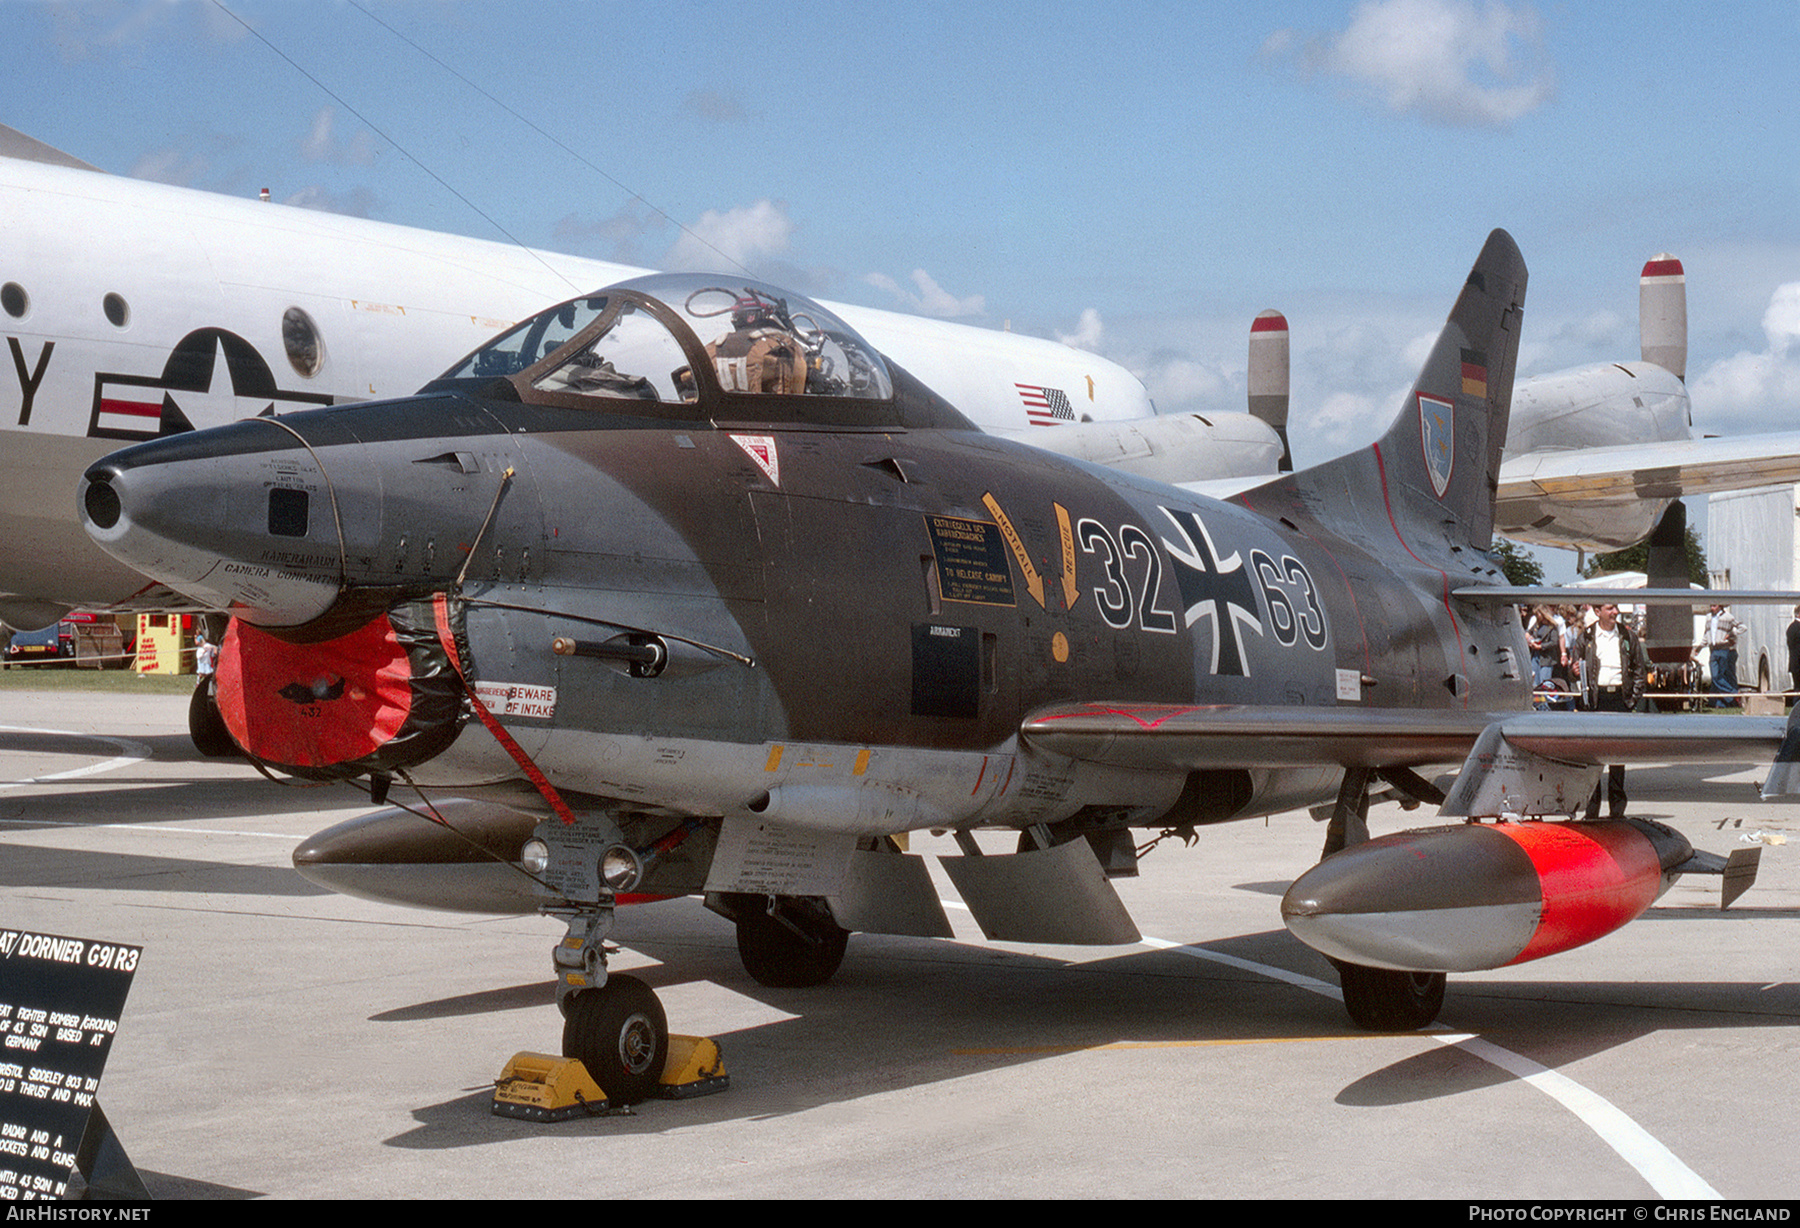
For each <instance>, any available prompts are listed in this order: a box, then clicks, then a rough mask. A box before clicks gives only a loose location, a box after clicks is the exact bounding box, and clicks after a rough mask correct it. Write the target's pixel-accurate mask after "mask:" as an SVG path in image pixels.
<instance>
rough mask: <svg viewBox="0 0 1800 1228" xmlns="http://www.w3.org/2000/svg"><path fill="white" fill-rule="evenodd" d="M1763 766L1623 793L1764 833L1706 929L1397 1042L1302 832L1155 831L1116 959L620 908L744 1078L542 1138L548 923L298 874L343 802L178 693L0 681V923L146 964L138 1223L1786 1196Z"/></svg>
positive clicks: (1789, 1144)
mask: <svg viewBox="0 0 1800 1228" xmlns="http://www.w3.org/2000/svg"><path fill="white" fill-rule="evenodd" d="M1695 719H1697V720H1702V719H1704V720H1717V719H1730V718H1724V717H1696V718H1695ZM139 756H142V757H141V758H140V757H139ZM1760 774H1761V773H1760V769H1758V768H1755V767H1746V766H1741V765H1739V766H1731V765H1727V766H1720V767H1716V768H1681V769H1674V768H1663V769H1643V770H1634V771H1633V772H1631V774H1630V777H1629V780H1628V784H1629V786H1630V789H1631V793H1632V799H1633V800H1632V810H1633V812H1634V813H1637V814H1641V815H1644V816H1645V817H1650V818H1656V819H1660V820H1662V821H1665V822H1668V823H1671V824H1672V825H1674V826H1676V827H1678V828H1680V829H1682V830H1683V831H1684V832H1685V833H1686V834H1687V835H1688V836H1689V838H1690V839H1691V840H1692V841H1693V842H1694V844H1695V845H1696V846H1697V847H1702V848H1707V849H1710V850H1712V851H1715V852H1726V851H1729V849H1730V847H1731V846H1733V845H1734V844H1735V843H1736V842H1738V841H1740V840H1743V839H1748V838H1758V839H1760V840H1762V841H1764V842H1771V841H1780V840H1783V839H1787V840H1790V841H1791V842H1788V843H1768V846H1767V847H1766V848H1765V850H1764V853H1763V869H1762V876H1761V879H1760V880H1759V882H1758V885H1757V886H1756V887H1755V888H1754V889H1753V890H1752V891H1751V893H1750V894H1749V895H1747V896H1746V897H1745V898H1744V899H1743V900H1741V901H1740V902H1739V903H1738V904H1737V905H1736V906H1734V907H1733V908H1732V909H1731V910H1730V911H1729V912H1724V913H1721V912H1720V911H1719V910H1718V908H1717V897H1716V889H1717V882H1718V880H1717V879H1708V878H1689V879H1687V880H1684V882H1682V883H1681V884H1680V885H1678V886H1677V887H1676V888H1675V889H1674V890H1673V891H1671V892H1670V893H1669V894H1668V895H1667V896H1665V897H1664V898H1663V900H1662V901H1661V902H1660V903H1659V904H1658V905H1657V906H1656V907H1655V908H1654V909H1653V910H1652V911H1651V912H1650V913H1649V914H1647V915H1646V916H1645V917H1644V918H1643V919H1641V920H1639V921H1638V922H1636V923H1634V924H1632V925H1630V926H1627V927H1626V928H1625V929H1624V930H1622V931H1621V932H1619V933H1617V934H1615V935H1612V936H1611V937H1609V938H1606V939H1603V940H1601V941H1600V942H1598V943H1595V944H1594V945H1592V946H1589V947H1586V948H1583V949H1581V950H1578V951H1574V952H1570V953H1567V954H1564V955H1559V956H1555V957H1553V958H1551V959H1548V960H1545V961H1542V962H1539V963H1533V964H1528V965H1525V966H1523V967H1520V968H1514V969H1506V970H1501V971H1496V972H1487V973H1473V974H1468V975H1464V976H1456V977H1452V978H1451V983H1450V993H1449V997H1448V1000H1447V1002H1446V1005H1445V1008H1444V1012H1443V1016H1442V1024H1443V1025H1445V1028H1444V1029H1442V1030H1439V1031H1435V1032H1427V1033H1421V1034H1415V1035H1395V1036H1374V1035H1368V1034H1365V1033H1361V1032H1358V1031H1357V1030H1356V1029H1355V1028H1354V1027H1352V1026H1351V1025H1350V1023H1349V1021H1348V1019H1347V1017H1346V1016H1345V1015H1344V1012H1343V1008H1342V1005H1341V1001H1340V1000H1339V999H1338V997H1337V995H1336V983H1335V978H1334V977H1333V975H1332V973H1331V971H1330V969H1329V966H1328V965H1327V964H1326V963H1325V961H1324V960H1323V959H1322V958H1320V957H1319V956H1317V955H1315V954H1313V953H1312V952H1311V951H1309V950H1308V949H1306V948H1305V947H1303V946H1302V945H1300V944H1299V943H1298V942H1297V941H1295V940H1293V939H1292V938H1290V937H1289V936H1288V934H1287V933H1286V931H1285V930H1284V929H1283V928H1282V926H1281V921H1280V916H1279V912H1278V907H1277V906H1278V903H1279V899H1280V895H1281V892H1282V891H1283V890H1284V889H1285V887H1286V884H1287V883H1288V882H1289V881H1290V880H1291V879H1293V878H1294V877H1295V876H1296V875H1298V874H1299V873H1301V872H1302V871H1303V870H1305V869H1306V868H1307V867H1308V866H1310V865H1311V864H1312V863H1313V862H1314V861H1315V860H1316V859H1317V856H1318V849H1319V846H1320V844H1321V842H1322V840H1323V831H1322V829H1321V828H1320V826H1319V825H1317V824H1315V823H1313V822H1311V821H1310V820H1309V818H1308V817H1307V816H1306V815H1304V814H1293V815H1286V816H1280V817H1277V818H1275V819H1273V820H1270V821H1268V822H1264V821H1263V820H1253V821H1249V822H1244V823H1236V824H1228V825H1226V826H1223V827H1219V828H1214V829H1211V830H1203V831H1202V832H1201V834H1200V840H1199V842H1198V844H1197V845H1195V846H1194V847H1192V848H1182V847H1181V845H1180V843H1179V842H1178V841H1174V840H1170V841H1166V842H1165V843H1164V844H1163V845H1162V846H1161V847H1160V848H1158V849H1157V850H1156V851H1155V852H1154V853H1152V854H1151V855H1149V856H1148V857H1147V858H1146V859H1145V860H1144V862H1143V866H1142V874H1141V876H1140V877H1139V878H1137V879H1135V880H1127V881H1123V882H1121V884H1120V891H1121V895H1122V896H1123V897H1124V899H1125V902H1126V904H1127V906H1128V907H1129V908H1130V909H1131V911H1132V914H1133V916H1134V917H1135V918H1136V920H1137V922H1138V924H1139V926H1140V928H1141V929H1142V931H1143V933H1144V935H1145V936H1146V942H1145V944H1143V945H1140V946H1133V947H1105V948H1069V947H1032V946H1024V945H1018V944H1003V943H988V942H985V941H983V940H982V939H981V937H980V935H979V933H978V931H977V930H976V928H975V926H974V925H973V923H972V922H971V921H970V919H969V917H968V914H967V913H965V912H958V911H956V910H954V909H953V910H952V912H951V919H952V922H953V924H954V925H955V927H956V929H957V933H958V935H959V938H958V940H957V941H954V942H950V941H937V942H933V941H924V940H915V939H902V938H886V937H870V936H864V935H859V936H857V937H855V938H853V939H852V940H851V944H850V954H849V956H848V958H847V959H846V960H845V962H844V966H843V969H842V970H841V971H840V972H839V974H838V976H837V977H836V978H835V979H834V981H833V982H832V983H831V984H830V985H828V986H824V987H821V988H815V989H807V990H771V989H764V988H762V987H760V986H758V985H756V984H755V983H754V982H752V981H751V980H750V979H749V977H748V976H746V975H745V974H744V973H743V971H742V969H741V968H740V967H739V964H738V960H737V953H736V948H735V945H734V940H733V936H732V932H731V929H730V928H729V926H727V925H726V924H725V923H724V922H723V921H721V920H720V919H719V918H717V917H714V916H713V915H712V914H710V913H708V912H706V911H705V910H704V909H703V908H701V907H700V905H699V902H698V901H696V900H680V901H670V902H667V903H663V904H656V905H650V906H646V907H643V908H638V909H631V910H626V911H624V912H622V913H621V917H620V923H619V926H618V930H617V932H616V934H615V941H617V942H618V943H619V944H620V946H621V947H622V950H621V951H620V953H619V955H618V957H617V958H616V959H615V960H614V963H613V967H614V968H615V969H617V970H629V971H632V972H634V973H635V974H636V975H638V976H640V977H642V978H643V979H644V980H646V981H648V982H649V983H650V984H651V985H652V986H653V987H654V988H655V989H656V991H657V992H658V994H659V995H660V996H661V998H662V1001H663V1003H664V1006H665V1008H666V1009H667V1012H668V1015H669V1019H670V1023H671V1026H672V1028H673V1029H674V1030H676V1031H679V1032H691V1033H700V1034H706V1035H712V1036H715V1037H718V1038H719V1039H720V1041H721V1042H722V1043H723V1045H724V1049H725V1055H726V1060H727V1064H728V1067H729V1070H730V1073H731V1079H732V1087H731V1089H730V1090H729V1091H726V1092H725V1093H723V1094H721V1095H716V1096H711V1097H707V1098H704V1099H698V1100H693V1101H687V1102H661V1101H657V1102H651V1103H648V1104H645V1105H642V1106H640V1107H639V1108H638V1109H637V1110H636V1111H635V1112H634V1113H633V1114H631V1115H629V1116H617V1117H608V1118H600V1119H592V1120H583V1121H575V1122H569V1123H564V1124H560V1125H534V1124H529V1123H524V1122H518V1121H513V1120H508V1119H503V1118H497V1117H494V1116H492V1115H491V1114H490V1112H489V1109H488V1104H489V1094H490V1086H491V1083H492V1081H493V1079H494V1078H495V1076H497V1075H498V1074H499V1072H500V1069H501V1067H502V1065H503V1064H504V1063H505V1061H506V1059H507V1058H508V1057H509V1056H510V1055H511V1054H512V1053H513V1052H515V1051H517V1050H520V1049H536V1050H541V1051H548V1052H553V1051H555V1050H556V1049H557V1047H558V1045H559V1040H560V1030H561V1024H560V1020H559V1018H558V1016H557V1014H556V1010H555V1007H554V1004H553V994H552V987H551V978H550V973H549V954H550V949H551V946H552V944H553V943H554V942H555V940H556V938H557V937H558V936H559V934H560V929H559V927H558V926H556V925H555V924H554V923H552V922H549V921H546V920H543V919H540V918H536V917H513V918H480V917H464V916H459V915H456V914H450V913H428V912H419V911H408V910H404V909H399V908H393V907H387V906H383V905H378V904H371V903H366V902H362V901H358V900H352V899H347V898H344V897H340V896H336V895H332V894H329V893H327V892H324V891H322V890H319V889H317V888H314V887H312V886H311V885H310V884H308V883H306V882H304V881H303V880H301V879H300V878H299V877H298V876H297V875H295V874H294V872H293V870H292V868H291V866H290V863H289V856H290V853H291V851H292V849H293V847H294V846H295V844H297V843H298V842H299V841H300V840H301V839H302V838H304V837H305V836H307V835H309V834H310V833H312V832H314V831H316V830H318V829H319V828H321V827H324V826H326V825H327V824H329V823H333V822H337V821H339V820H341V819H343V818H347V817H350V816H351V815H352V814H354V813H357V812H358V811H359V810H361V809H364V808H366V807H367V802H366V799H363V800H361V801H359V799H358V795H356V794H355V793H354V792H353V791H351V790H350V789H348V788H346V787H341V786H334V787H330V788H324V789H284V788H280V787H277V786H275V785H272V784H270V783H268V782H267V781H265V780H263V779H262V778H261V777H259V776H258V775H257V774H256V773H255V772H254V771H253V770H252V769H251V768H249V767H248V766H246V765H244V764H243V763H241V762H236V761H226V760H206V759H202V758H200V757H199V756H198V755H197V754H196V753H195V752H194V751H193V750H192V748H191V746H190V745H189V743H188V740H187V736H186V700H185V699H184V698H182V697H178V696H166V695H143V696H137V695H123V696H121V695H116V694H98V693H95V694H84V693H75V694H68V693H63V694H49V693H31V692H11V693H0V926H8V927H22V928H29V929H39V930H44V931H49V932H53V933H60V934H68V935H74V936H77V937H92V938H103V939H111V940H117V941H124V942H132V943H139V944H142V946H143V948H144V953H143V958H142V962H141V964H140V965H139V969H138V972H137V976H136V980H135V982H134V984H133V988H132V991H131V997H130V1001H129V1002H128V1004H127V1006H126V1008H125V1012H124V1015H123V1018H122V1020H121V1023H120V1028H119V1033H118V1036H117V1038H116V1039H115V1041H114V1046H113V1050H112V1055H111V1058H110V1061H109V1063H108V1067H107V1070H106V1075H105V1078H104V1081H103V1082H102V1084H101V1087H100V1094H99V1100H100V1103H101V1105H102V1106H103V1107H104V1108H105V1110H106V1112H107V1114H108V1116H109V1117H110V1118H111V1120H112V1123H113V1125H114V1128H115V1129H116V1130H117V1132H118V1134H119V1137H120V1138H121V1140H122V1141H123V1143H124V1145H125V1147H126V1149H127V1150H128V1151H129V1153H130V1155H131V1158H132V1160H133V1161H134V1162H135V1163H136V1165H137V1166H138V1168H139V1170H140V1171H141V1172H142V1174H143V1176H144V1179H145V1181H146V1183H147V1185H148V1186H149V1188H150V1190H151V1192H152V1194H153V1195H155V1196H157V1197H161V1198H250V1197H279V1198H330V1197H374V1198H384V1197H418V1196H424V1197H451V1198H488V1197H519V1196H524V1197H546V1196H548V1197H561V1196H569V1197H578V1198H608V1199H613V1198H642V1197H709V1198H711V1197H734V1196H772V1195H778V1196H784V1197H800V1198H817V1197H845V1196H848V1197H871V1198H879V1197H894V1196H903V1197H968V1196H975V1197H990V1196H991V1197H1014V1196H1039V1197H1043V1196H1052V1197H1062V1196H1074V1197H1106V1196H1118V1197H1140V1196H1148V1197H1168V1196H1173V1197H1237V1198H1289V1197H1306V1198H1313V1197H1382V1198H1455V1199H1462V1198H1477V1199H1548V1198H1580V1199H1640V1198H1654V1197H1658V1196H1666V1197H1681V1196H1695V1195H1698V1196H1708V1195H1709V1194H1710V1195H1722V1196H1724V1197H1726V1198H1733V1199H1772V1198H1792V1197H1794V1196H1795V1195H1796V1194H1800V1177H1797V1176H1796V1173H1795V1161H1794V1159H1793V1156H1792V1150H1793V1140H1795V1139H1797V1138H1800V1097H1796V1096H1795V1095H1794V1088H1796V1087H1800V988H1797V987H1796V982H1797V981H1800V975H1797V968H1800V836H1797V835H1796V832H1795V828H1796V826H1797V824H1796V815H1797V814H1800V811H1797V810H1796V808H1795V807H1793V806H1792V805H1787V804H1768V805H1764V804H1763V803H1761V802H1760V801H1759V800H1758V798H1757V795H1756V791H1755V788H1754V785H1753V783H1752V782H1753V781H1755V780H1757V779H1758V778H1759V777H1760ZM1427 822H1429V819H1428V817H1427V815H1426V812H1423V811H1415V812H1414V813H1413V814H1412V815H1410V816H1409V815H1403V814H1402V812H1401V811H1400V809H1399V807H1397V806H1395V805H1391V804H1388V805H1379V806H1377V807H1376V808H1375V809H1374V811H1373V813H1372V814H1371V827H1372V829H1373V830H1374V831H1375V833H1376V834H1382V833H1385V832H1389V831H1395V830H1399V829H1400V828H1403V827H1406V826H1421V825H1424V824H1425V823H1427ZM984 840H985V841H988V842H989V847H990V848H991V849H992V850H993V851H1000V850H1001V842H1000V840H999V839H998V837H984ZM921 845H925V846H939V847H940V851H953V848H952V846H950V844H949V842H948V841H943V842H933V841H931V840H925V841H920V842H916V843H915V851H929V850H928V849H924V848H921ZM933 874H934V878H935V879H936V880H937V881H938V883H939V885H940V887H941V889H942V891H943V893H944V896H945V898H946V899H947V900H948V899H954V895H953V893H952V891H951V889H950V886H949V883H948V880H947V878H945V876H944V875H943V874H942V872H941V870H940V869H938V868H937V867H936V865H935V863H933Z"/></svg>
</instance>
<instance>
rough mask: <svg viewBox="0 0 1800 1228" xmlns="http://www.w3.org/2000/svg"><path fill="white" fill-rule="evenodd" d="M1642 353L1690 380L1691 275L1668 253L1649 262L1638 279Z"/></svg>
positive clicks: (1639, 343) (1659, 255)
mask: <svg viewBox="0 0 1800 1228" xmlns="http://www.w3.org/2000/svg"><path fill="white" fill-rule="evenodd" d="M1638 352H1639V353H1640V354H1642V355H1643V359H1644V361H1645V362H1653V363H1655V364H1656V365H1657V366H1659V367H1661V368H1662V369H1663V370H1665V371H1673V372H1674V373H1675V378H1676V379H1678V380H1686V379H1687V274H1686V273H1684V272H1683V271H1682V268H1681V261H1679V260H1677V259H1675V257H1673V256H1671V255H1669V253H1668V252H1658V253H1657V254H1656V255H1654V256H1652V257H1650V259H1649V260H1647V261H1645V262H1644V272H1643V276H1641V277H1640V278H1638Z"/></svg>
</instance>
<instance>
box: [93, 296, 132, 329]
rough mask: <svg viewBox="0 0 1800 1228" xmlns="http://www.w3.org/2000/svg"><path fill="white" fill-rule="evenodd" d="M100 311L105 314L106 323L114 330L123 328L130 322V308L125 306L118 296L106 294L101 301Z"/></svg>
mask: <svg viewBox="0 0 1800 1228" xmlns="http://www.w3.org/2000/svg"><path fill="white" fill-rule="evenodd" d="M100 310H101V311H104V312H105V313H106V322H107V323H108V324H111V325H112V326H113V327H114V328H124V327H125V326H126V325H127V324H129V323H130V322H131V308H130V307H128V306H126V305H125V300H124V298H123V297H121V296H120V295H117V294H108V295H107V296H106V297H105V298H103V299H101V300H100Z"/></svg>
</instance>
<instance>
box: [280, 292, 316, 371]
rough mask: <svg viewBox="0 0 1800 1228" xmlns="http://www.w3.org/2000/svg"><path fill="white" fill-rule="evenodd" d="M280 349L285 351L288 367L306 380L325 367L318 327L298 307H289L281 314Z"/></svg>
mask: <svg viewBox="0 0 1800 1228" xmlns="http://www.w3.org/2000/svg"><path fill="white" fill-rule="evenodd" d="M281 348H282V349H284V350H286V351H287V360H288V365H289V366H291V367H293V368H294V370H295V371H297V372H298V373H299V374H300V375H302V376H304V377H305V378H307V379H311V378H312V377H313V376H315V375H317V374H318V373H319V368H320V367H323V366H324V365H325V351H324V347H322V346H321V345H320V344H319V329H318V326H317V325H316V324H314V323H313V322H312V317H311V316H309V315H307V314H306V313H305V312H304V311H301V310H300V309H299V308H298V307H289V308H288V309H287V310H286V311H284V312H282V313H281Z"/></svg>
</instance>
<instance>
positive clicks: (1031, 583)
mask: <svg viewBox="0 0 1800 1228" xmlns="http://www.w3.org/2000/svg"><path fill="white" fill-rule="evenodd" d="M981 502H982V506H984V507H986V508H987V510H988V511H990V512H992V513H993V514H994V523H995V524H997V525H999V526H1000V536H1002V537H1004V538H1005V539H1006V544H1007V546H1009V547H1010V548H1011V549H1012V552H1013V558H1014V560H1015V561H1017V562H1018V564H1019V570H1020V571H1021V572H1023V573H1025V591H1027V592H1029V593H1030V594H1031V597H1032V600H1034V601H1036V602H1037V603H1038V608H1039V609H1044V608H1047V607H1045V605H1044V578H1043V577H1042V576H1040V575H1038V573H1037V568H1035V567H1033V566H1032V565H1031V556H1030V555H1029V554H1026V553H1025V543H1024V541H1023V540H1021V539H1020V537H1019V532H1018V530H1017V529H1015V528H1013V526H1012V521H1010V520H1008V519H1007V518H1006V513H1005V512H1003V511H1001V510H1000V504H999V501H998V500H996V499H995V498H994V496H993V495H991V494H986V495H983V496H981Z"/></svg>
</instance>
